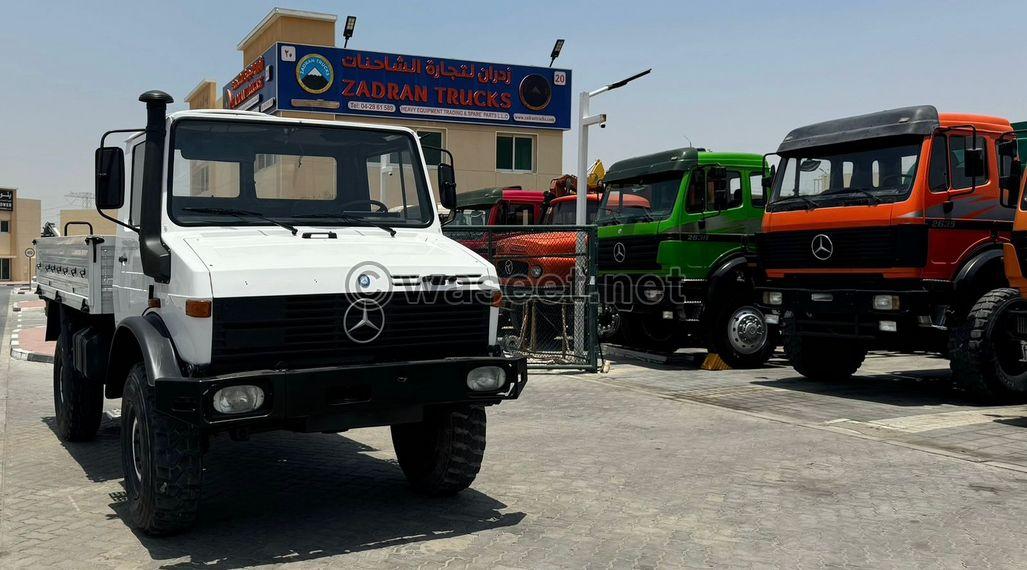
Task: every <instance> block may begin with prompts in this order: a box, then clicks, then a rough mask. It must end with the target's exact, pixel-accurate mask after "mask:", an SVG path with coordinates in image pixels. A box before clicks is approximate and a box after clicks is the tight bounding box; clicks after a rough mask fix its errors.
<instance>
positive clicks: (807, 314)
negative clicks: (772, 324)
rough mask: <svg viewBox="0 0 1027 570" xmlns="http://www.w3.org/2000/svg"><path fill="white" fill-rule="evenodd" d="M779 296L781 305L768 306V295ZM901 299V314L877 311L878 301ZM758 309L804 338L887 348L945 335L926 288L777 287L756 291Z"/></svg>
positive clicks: (762, 288)
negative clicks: (880, 298)
mask: <svg viewBox="0 0 1027 570" xmlns="http://www.w3.org/2000/svg"><path fill="white" fill-rule="evenodd" d="M767 291H772V292H779V293H780V294H781V297H782V299H781V304H778V305H770V304H767V303H766V302H764V296H763V293H764V292H767ZM877 295H890V296H894V297H897V298H898V299H899V308H898V309H896V310H878V309H875V308H874V304H873V301H874V297H875V296H877ZM756 296H757V300H758V302H757V306H758V307H759V308H760V310H762V311H763V312H764V314H765V315H767V316H768V317H769V318H770V320H771V321H773V320H775V318H776V319H779V320H780V322H779V323H778V324H780V325H782V327H784V328H786V329H787V330H789V331H791V332H792V333H794V334H798V335H800V336H813V337H830V338H846V339H854V340H863V341H868V342H873V343H879V344H882V345H886V346H887V345H900V344H909V343H916V342H917V341H918V340H919V337H922V336H925V335H928V336H930V335H935V334H937V333H938V332H939V331H943V330H944V327H943V323H944V318H943V314H935V313H937V312H938V311H937V310H936V309H937V307H936V306H935V303H934V301H933V295H932V293H931V292H929V291H927V290H925V289H912V290H905V289H903V290H883V289H882V290H878V289H826V288H825V289H804V288H794V287H780V286H778V287H775V286H773V285H770V286H765V287H758V288H757V289H756Z"/></svg>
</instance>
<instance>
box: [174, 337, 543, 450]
mask: <svg viewBox="0 0 1027 570" xmlns="http://www.w3.org/2000/svg"><path fill="white" fill-rule="evenodd" d="M479 366H498V367H501V368H503V370H504V371H505V372H506V382H505V383H504V384H503V386H502V387H501V388H500V389H498V390H494V391H490V392H476V391H474V390H471V389H470V388H468V387H467V383H466V379H467V373H468V372H469V371H470V370H471V369H473V368H477V367H479ZM527 381H528V375H527V360H526V359H525V358H524V357H489V356H483V357H460V358H445V359H441V360H428V361H417V362H390V363H383V364H375V365H358V366H332V367H323V368H309V369H301V370H260V371H253V372H243V373H237V374H226V375H223V376H213V377H209V378H158V379H157V380H156V381H155V392H156V394H155V395H156V406H157V410H158V411H160V412H163V413H165V414H168V415H171V416H173V417H175V418H178V419H180V420H182V421H185V422H188V423H191V424H193V425H196V426H199V427H202V428H204V429H206V430H209V431H222V430H230V429H236V428H245V429H250V430H253V431H263V430H271V429H288V430H293V431H302V432H336V431H342V430H346V429H350V428H358V427H371V426H385V425H392V424H397V423H406V422H416V421H420V420H421V418H422V417H423V413H424V408H425V407H426V406H435V405H452V404H477V405H491V404H498V403H499V402H501V401H503V400H513V399H516V398H517V397H518V396H520V394H521V391H522V390H524V386H525V384H526V383H527ZM243 384H249V385H255V386H259V387H260V388H261V389H263V390H264V394H265V399H264V403H263V405H262V406H261V407H260V408H259V409H257V410H256V411H254V412H249V413H244V414H233V415H228V414H222V413H220V412H218V411H216V410H215V409H214V407H213V403H212V401H213V397H214V393H215V392H217V391H218V390H220V389H221V388H224V387H227V386H233V385H243Z"/></svg>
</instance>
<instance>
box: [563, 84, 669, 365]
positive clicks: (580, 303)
mask: <svg viewBox="0 0 1027 570" xmlns="http://www.w3.org/2000/svg"><path fill="white" fill-rule="evenodd" d="M651 71H652V68H649V69H647V70H645V71H643V72H641V73H636V74H635V75H632V76H631V77H628V78H627V79H621V80H620V81H616V82H614V83H611V84H609V85H604V86H603V87H600V88H599V89H596V90H595V91H582V92H581V95H580V98H579V99H578V182H577V186H576V191H577V200H576V201H575V205H576V210H577V211H576V212H575V223H576V224H577V225H579V226H584V225H586V224H587V223H588V216H587V212H588V128H589V127H591V126H592V125H599V127H600V128H602V127H605V126H606V113H600V114H598V115H590V114H589V113H590V112H591V111H590V109H589V107H590V105H589V103H590V101H591V99H592V97H595V96H596V95H599V94H600V93H605V92H607V91H612V90H614V89H617V88H618V87H624V86H625V85H627V84H628V83H630V82H632V81H634V80H636V79H638V78H639V77H642V76H643V75H647V74H649V73H650V72H651ZM577 235H578V239H577V240H576V244H575V248H574V253H575V254H576V255H575V256H574V259H575V261H574V275H575V279H574V281H575V283H574V292H575V299H574V354H575V355H577V356H580V357H584V356H585V335H584V334H581V333H582V331H584V330H585V303H586V301H587V299H588V280H589V279H594V278H595V276H594V275H589V271H588V267H586V265H585V264H586V262H587V260H588V255H587V253H588V244H587V243H586V242H585V237H584V235H582V234H581V233H580V232H579V233H578V234H577Z"/></svg>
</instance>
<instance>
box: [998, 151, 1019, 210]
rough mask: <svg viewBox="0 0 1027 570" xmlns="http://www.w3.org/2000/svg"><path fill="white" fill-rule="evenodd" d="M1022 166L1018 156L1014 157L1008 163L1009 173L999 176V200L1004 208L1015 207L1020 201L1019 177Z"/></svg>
mask: <svg viewBox="0 0 1027 570" xmlns="http://www.w3.org/2000/svg"><path fill="white" fill-rule="evenodd" d="M1022 175H1023V167H1022V166H1021V164H1020V159H1019V158H1014V159H1013V161H1012V163H1011V164H1010V165H1009V174H1007V175H1006V176H1003V177H1001V178H999V181H998V189H999V202H1000V203H1001V204H1002V205H1003V206H1005V207H1006V208H1015V207H1016V205H1017V204H1018V203H1019V202H1020V177H1021V176H1022Z"/></svg>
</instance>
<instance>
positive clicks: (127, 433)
mask: <svg viewBox="0 0 1027 570" xmlns="http://www.w3.org/2000/svg"><path fill="white" fill-rule="evenodd" d="M202 455H203V452H202V436H201V433H200V431H199V430H198V429H196V428H195V427H193V426H190V425H189V424H186V423H184V422H181V421H179V420H176V419H174V418H172V417H170V416H166V415H164V414H161V413H160V412H158V411H157V410H156V408H155V406H154V396H153V390H152V389H151V388H150V386H149V383H148V382H147V380H146V369H145V368H144V367H143V365H142V364H136V365H135V366H133V367H132V369H131V370H130V371H129V373H128V378H127V380H126V381H125V391H124V395H123V396H122V404H121V464H122V467H123V468H124V470H125V490H126V491H127V492H128V508H129V518H130V520H131V523H132V525H133V526H135V527H137V528H139V529H140V530H142V531H143V532H145V533H146V534H150V535H167V534H172V533H175V532H180V531H182V530H185V529H187V528H189V527H190V526H191V525H192V524H193V522H194V521H195V520H196V513H197V510H198V508H199V503H200V482H201V479H202V473H203V468H202V461H201V459H202Z"/></svg>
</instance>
